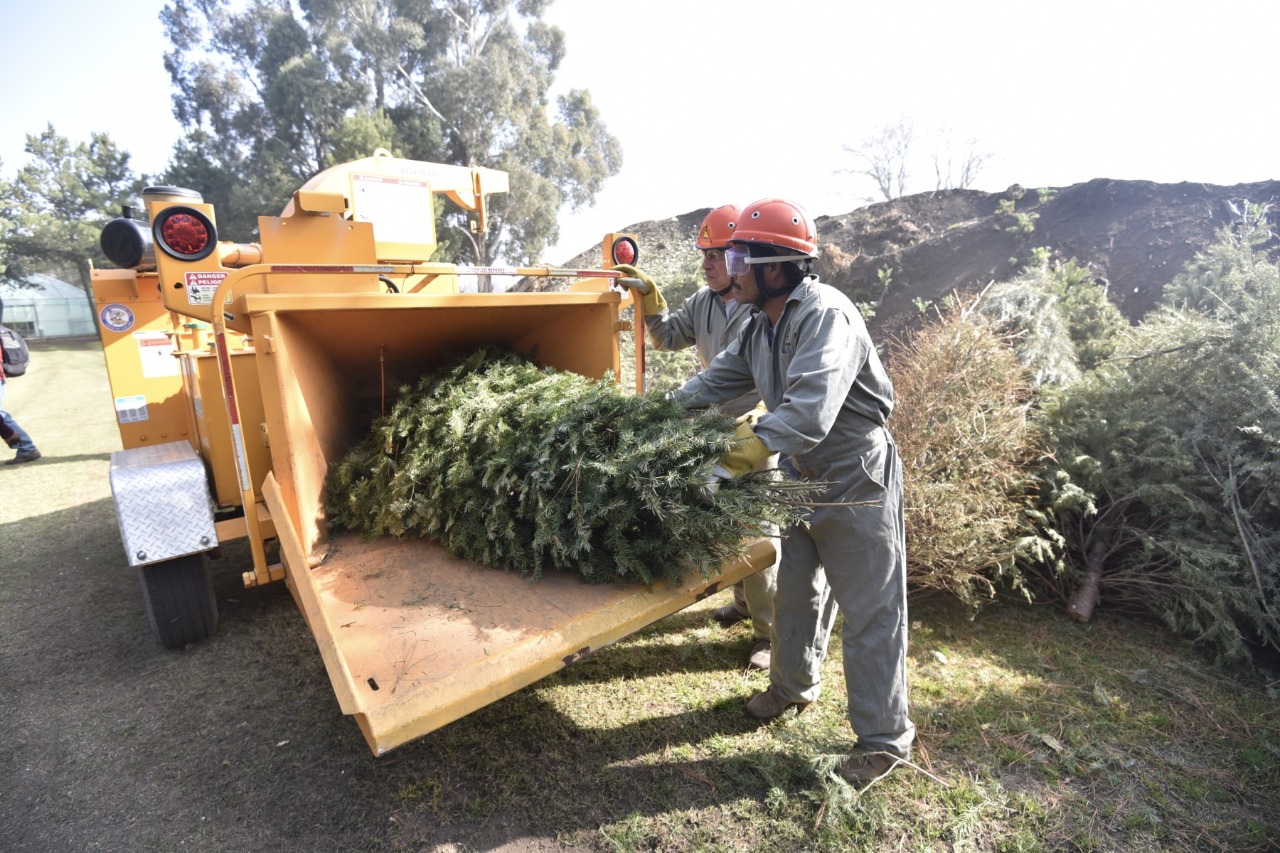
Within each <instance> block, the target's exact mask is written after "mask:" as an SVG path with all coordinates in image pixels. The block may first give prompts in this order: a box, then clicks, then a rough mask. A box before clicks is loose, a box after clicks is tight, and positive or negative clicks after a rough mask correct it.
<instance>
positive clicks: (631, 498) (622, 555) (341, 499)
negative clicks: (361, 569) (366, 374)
mask: <svg viewBox="0 0 1280 853" xmlns="http://www.w3.org/2000/svg"><path fill="white" fill-rule="evenodd" d="M733 427H734V423H733V420H732V419H730V418H725V417H723V416H721V415H718V414H700V415H693V416H691V415H690V414H689V413H688V412H687V411H685V410H684V408H682V407H681V406H679V405H678V404H675V403H671V402H669V401H667V400H665V399H663V398H662V397H660V396H658V395H655V394H647V395H641V396H630V395H624V394H623V393H621V391H619V389H618V387H617V386H616V384H615V383H613V382H612V381H610V380H607V379H606V380H590V379H587V378H585V377H582V376H580V375H577V374H574V373H568V372H556V371H553V370H550V369H547V368H540V367H538V366H537V365H535V364H532V363H530V362H528V361H526V360H525V359H523V358H521V357H519V356H517V355H514V354H512V353H509V352H505V351H502V350H498V349H496V348H484V349H480V350H477V351H475V352H473V353H471V354H470V355H468V356H466V357H464V358H462V359H460V360H458V361H456V362H454V363H452V364H451V365H449V366H446V367H444V368H442V369H440V370H439V371H436V372H433V373H431V374H428V375H426V376H424V377H423V378H422V379H421V380H420V381H419V383H418V386H417V388H416V389H413V390H409V389H405V390H404V392H403V393H402V395H401V397H400V400H399V402H398V403H397V404H396V405H395V407H394V408H393V410H392V412H391V413H390V414H389V415H388V416H386V417H384V418H382V419H380V420H379V421H377V422H376V423H375V424H374V426H373V429H372V430H371V432H370V435H369V437H368V438H367V439H366V440H365V441H363V442H362V443H361V444H360V445H358V446H357V447H355V448H354V449H353V450H352V451H351V452H350V453H349V454H348V455H347V456H346V457H345V458H344V459H343V460H342V462H341V463H339V464H338V465H337V466H335V467H334V468H333V470H331V472H330V474H329V480H328V484H327V486H328V494H329V499H328V506H327V510H328V513H329V523H330V525H331V526H333V527H337V528H346V529H350V530H356V531H360V532H362V533H364V534H365V535H366V536H369V537H374V536H379V535H385V534H390V535H393V536H397V537H401V538H405V537H410V536H422V537H429V538H432V539H435V540H437V541H439V542H440V543H442V544H443V545H444V547H445V548H446V550H448V551H449V553H451V554H453V555H454V556H457V557H463V558H466V559H469V560H474V561H476V562H479V563H483V564H486V565H489V566H493V567H495V568H502V569H505V570H508V571H514V572H519V573H520V574H524V575H530V576H532V578H534V579H536V578H537V577H538V576H540V575H541V573H542V572H543V571H546V570H548V569H562V570H570V571H574V572H576V573H578V574H579V575H581V576H582V578H583V579H585V580H587V581H591V582H609V581H633V580H640V581H643V582H645V583H651V582H652V581H653V580H654V578H655V577H661V576H666V577H667V578H669V579H671V580H672V581H678V580H679V578H680V577H681V576H682V575H683V574H684V573H685V572H686V571H689V570H696V571H699V572H700V573H701V574H702V576H703V577H707V576H709V575H710V574H712V573H714V570H715V569H716V567H717V566H718V565H719V564H720V563H722V562H723V561H724V560H726V559H728V558H731V557H734V556H736V555H739V554H741V553H742V552H743V549H744V547H745V541H744V540H745V539H747V538H749V537H753V536H767V535H769V532H770V530H771V529H772V525H783V526H785V525H786V524H789V523H791V522H793V521H796V520H798V519H800V518H802V517H803V514H804V511H805V510H804V501H805V499H806V498H807V497H808V496H809V495H810V493H811V492H812V491H813V488H812V487H811V486H810V485H809V484H805V483H796V482H785V481H779V480H778V479H776V478H775V477H772V476H770V475H769V474H751V475H747V476H744V477H739V478H736V479H734V480H732V481H729V482H728V483H725V484H724V485H722V486H721V487H720V488H719V490H718V491H716V493H715V494H714V496H713V497H712V496H711V495H710V494H709V493H708V491H707V489H706V488H705V485H704V484H705V482H706V480H707V477H708V475H709V473H710V470H711V469H712V467H714V465H715V464H716V462H717V460H719V458H720V457H721V456H722V455H723V453H724V452H725V450H726V449H727V448H728V447H729V444H730V441H731V440H732V434H733Z"/></svg>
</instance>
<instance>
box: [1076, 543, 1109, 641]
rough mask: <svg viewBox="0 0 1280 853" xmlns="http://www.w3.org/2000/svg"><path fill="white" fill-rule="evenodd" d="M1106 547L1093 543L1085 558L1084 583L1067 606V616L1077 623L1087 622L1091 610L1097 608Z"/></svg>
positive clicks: (1091, 614)
mask: <svg viewBox="0 0 1280 853" xmlns="http://www.w3.org/2000/svg"><path fill="white" fill-rule="evenodd" d="M1106 551H1107V549H1106V546H1105V545H1103V544H1102V543H1101V542H1094V543H1093V546H1092V547H1091V548H1090V549H1089V556H1088V557H1087V558H1085V564H1084V583H1082V584H1080V588H1079V589H1077V590H1076V594H1075V595H1074V596H1072V598H1071V604H1069V605H1068V606H1067V615H1068V616H1070V617H1071V618H1072V619H1074V620H1075V621H1077V622H1088V621H1089V620H1090V619H1092V618H1093V609H1094V608H1095V607H1097V606H1098V596H1099V594H1100V590H1101V586H1102V564H1103V563H1104V562H1105V561H1106Z"/></svg>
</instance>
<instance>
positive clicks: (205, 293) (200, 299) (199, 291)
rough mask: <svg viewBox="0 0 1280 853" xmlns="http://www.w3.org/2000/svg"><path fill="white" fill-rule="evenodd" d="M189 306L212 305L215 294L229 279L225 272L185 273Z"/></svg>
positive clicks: (183, 275)
mask: <svg viewBox="0 0 1280 853" xmlns="http://www.w3.org/2000/svg"><path fill="white" fill-rule="evenodd" d="M182 277H183V279H185V281H186V285H187V304H188V305H212V304H213V294H214V292H215V291H217V289H218V285H220V284H222V280H223V279H224V278H226V277H227V274H226V273H224V272H185V273H183V274H182Z"/></svg>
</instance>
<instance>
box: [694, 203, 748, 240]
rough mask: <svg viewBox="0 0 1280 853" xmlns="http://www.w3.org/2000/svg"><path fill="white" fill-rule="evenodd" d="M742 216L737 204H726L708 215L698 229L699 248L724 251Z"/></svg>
mask: <svg viewBox="0 0 1280 853" xmlns="http://www.w3.org/2000/svg"><path fill="white" fill-rule="evenodd" d="M741 214H742V210H741V209H739V207H738V206H737V205H736V204H726V205H724V206H722V207H717V208H716V209H715V210H713V211H711V212H710V213H708V214H707V215H706V217H705V218H704V219H703V220H702V226H701V227H699V228H698V243H697V246H698V248H699V249H723V248H724V247H725V246H727V245H729V237H730V235H732V234H733V229H734V228H736V227H737V226H738V220H739V217H740V215H741Z"/></svg>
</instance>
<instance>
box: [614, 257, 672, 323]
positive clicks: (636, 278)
mask: <svg viewBox="0 0 1280 853" xmlns="http://www.w3.org/2000/svg"><path fill="white" fill-rule="evenodd" d="M614 269H615V270H617V271H618V272H620V273H622V274H623V275H624V276H626V278H620V279H618V284H620V285H622V286H623V287H626V288H629V289H631V290H638V291H640V292H641V293H643V294H644V313H646V314H661V313H662V312H663V311H666V310H667V300H665V299H663V298H662V291H661V290H659V289H658V283H657V282H656V281H654V280H653V279H651V278H649V276H647V275H645V274H644V273H642V272H640V270H638V269H636V268H635V267H633V266H631V264H618V265H617V266H615V267H614Z"/></svg>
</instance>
